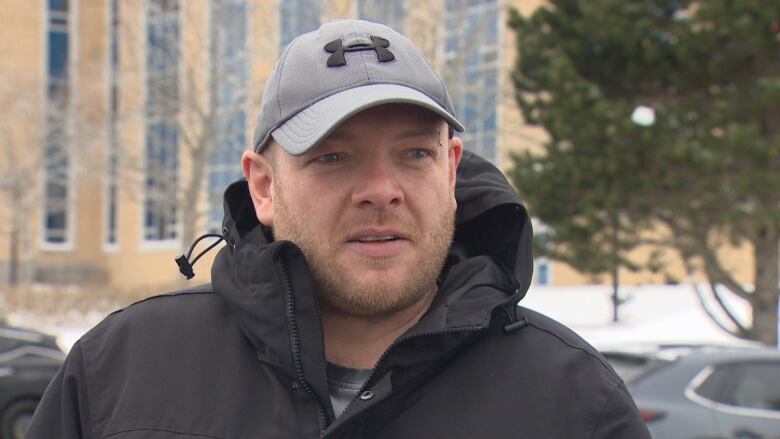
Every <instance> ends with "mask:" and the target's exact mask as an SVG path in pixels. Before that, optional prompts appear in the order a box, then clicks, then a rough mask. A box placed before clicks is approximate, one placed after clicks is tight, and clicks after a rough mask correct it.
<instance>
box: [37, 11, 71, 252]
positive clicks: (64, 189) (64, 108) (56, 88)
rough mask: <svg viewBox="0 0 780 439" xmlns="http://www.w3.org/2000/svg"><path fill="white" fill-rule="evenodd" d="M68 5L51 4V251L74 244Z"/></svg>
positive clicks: (47, 213)
mask: <svg viewBox="0 0 780 439" xmlns="http://www.w3.org/2000/svg"><path fill="white" fill-rule="evenodd" d="M68 12H69V9H68V2H67V1H65V0H60V1H55V0H50V1H49V9H48V25H49V27H48V38H47V42H48V50H47V55H46V56H47V69H46V71H47V88H46V89H47V93H46V99H47V102H46V137H45V145H44V197H43V215H44V218H43V229H44V233H43V242H44V245H45V246H46V247H47V248H49V249H56V248H58V249H65V248H67V246H68V245H69V244H70V243H71V237H70V234H69V230H70V228H71V224H70V222H71V219H70V215H71V214H72V212H71V206H70V197H71V191H72V190H73V189H72V187H71V181H70V180H71V173H70V165H71V157H70V151H69V143H70V142H69V141H68V132H69V131H68V126H67V121H68V119H69V117H68V116H69V110H70V109H69V101H70V85H69V77H70V67H69V63H70V52H71V47H70V46H71V41H70V32H69V23H68V20H69V18H68Z"/></svg>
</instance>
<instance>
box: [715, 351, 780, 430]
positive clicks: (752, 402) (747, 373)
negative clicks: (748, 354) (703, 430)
mask: <svg viewBox="0 0 780 439" xmlns="http://www.w3.org/2000/svg"><path fill="white" fill-rule="evenodd" d="M720 367H727V368H728V369H730V370H729V373H728V375H729V380H728V382H727V383H726V385H725V387H724V389H723V390H722V392H720V395H718V399H719V401H718V402H719V403H720V404H718V407H717V409H716V412H717V414H716V419H717V423H718V426H719V428H720V429H721V431H722V432H723V433H722V434H723V436H724V437H727V438H733V439H780V362H778V361H768V360H756V361H743V362H738V363H731V364H729V365H724V366H720Z"/></svg>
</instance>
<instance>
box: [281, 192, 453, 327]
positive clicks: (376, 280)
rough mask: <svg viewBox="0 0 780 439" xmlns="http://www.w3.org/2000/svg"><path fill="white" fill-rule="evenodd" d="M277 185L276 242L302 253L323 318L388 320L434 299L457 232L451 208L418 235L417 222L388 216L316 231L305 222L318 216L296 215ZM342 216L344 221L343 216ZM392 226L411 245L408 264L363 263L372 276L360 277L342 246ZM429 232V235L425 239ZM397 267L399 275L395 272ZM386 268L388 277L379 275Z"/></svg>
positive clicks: (365, 216)
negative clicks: (355, 237)
mask: <svg viewBox="0 0 780 439" xmlns="http://www.w3.org/2000/svg"><path fill="white" fill-rule="evenodd" d="M278 181H279V180H278V179H274V182H273V185H274V195H275V200H274V236H275V239H278V240H281V239H284V240H288V241H291V242H292V243H294V244H296V245H297V246H298V247H299V248H300V249H301V251H302V252H303V254H304V256H305V257H306V260H307V262H308V264H309V268H310V269H311V272H312V276H313V277H314V281H315V284H316V285H317V290H318V299H319V303H320V306H321V308H322V310H323V311H324V312H329V313H332V314H335V315H341V316H348V317H355V318H363V319H375V318H381V317H386V316H390V315H392V314H395V313H397V312H399V311H402V310H404V309H407V308H409V307H411V306H412V305H414V304H416V303H418V302H420V301H422V300H424V299H426V298H428V297H430V296H431V295H433V294H435V293H436V290H437V285H436V281H437V279H438V277H439V273H440V272H441V269H442V267H443V265H444V261H445V259H446V257H447V253H448V251H449V248H450V245H451V243H452V237H453V233H454V230H455V207H454V204H451V203H447V204H446V205H447V208H445V209H443V211H442V213H441V215H440V216H439V217H438V218H436V220H435V223H434V225H433V227H432V229H433V230H429V231H424V230H420V227H419V225H418V224H417V223H416V222H413V221H409V220H403V219H401V218H399V217H398V216H397V215H395V214H391V213H388V212H387V211H380V210H372V211H361V212H357V213H355V214H352V215H350V217H349V218H344V219H343V220H342V221H340V222H339V224H338V225H336V226H335V229H334V230H314V228H313V227H312V222H310V221H309V222H307V221H306V220H305V218H307V217H308V218H311V217H312V216H313V215H316V212H315V211H314V210H313V209H308V211H307V212H306V213H305V214H299V215H296V214H295V212H294V211H293V209H291V208H290V206H289V205H288V204H287V202H286V200H285V199H284V197H283V195H282V193H283V190H281V188H280V187H278V186H277V185H278V183H277V182H278ZM345 216H346V215H345ZM381 226H392V227H393V228H394V229H397V230H399V231H401V232H402V233H403V234H404V235H405V237H406V238H407V239H408V240H409V241H410V243H411V247H410V248H409V249H408V250H407V251H413V252H414V255H415V257H414V261H413V263H411V264H406V265H404V264H401V263H400V262H401V261H398V260H395V259H394V258H363V262H364V264H365V265H361V266H367V267H368V269H369V270H374V271H377V272H374V273H372V276H370V278H371V279H366V277H365V276H361V273H360V272H359V271H358V270H359V269H360V268H358V267H357V266H355V265H352V264H348V263H347V262H346V261H344V260H343V259H341V258H338V257H336V255H339V254H341V255H343V253H344V251H345V249H344V248H343V247H344V243H345V242H346V241H347V239H348V237H349V236H351V233H354V232H355V231H357V230H360V229H361V228H365V227H381ZM426 232H427V233H426ZM394 265H397V266H398V268H399V269H400V270H401V271H400V272H399V271H398V270H394V271H393V268H396V267H394ZM384 268H387V269H388V270H389V271H388V272H387V273H381V271H382V269H384ZM380 274H381V275H380Z"/></svg>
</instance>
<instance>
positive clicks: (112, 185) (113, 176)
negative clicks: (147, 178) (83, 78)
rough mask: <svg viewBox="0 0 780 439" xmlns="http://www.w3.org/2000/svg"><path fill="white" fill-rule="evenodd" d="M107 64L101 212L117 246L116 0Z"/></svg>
mask: <svg viewBox="0 0 780 439" xmlns="http://www.w3.org/2000/svg"><path fill="white" fill-rule="evenodd" d="M109 26H110V30H109V38H110V44H109V56H108V59H109V66H108V75H109V80H108V86H109V94H108V99H109V105H108V111H109V114H108V124H109V125H108V142H107V145H106V147H107V149H108V150H107V151H106V158H107V164H106V165H107V166H106V188H105V205H104V206H105V207H104V209H105V213H104V217H103V218H104V221H105V224H104V230H105V232H104V236H103V241H104V243H105V244H106V245H107V246H109V247H112V246H116V245H117V243H118V241H119V238H118V224H117V210H118V200H117V196H118V191H119V187H118V182H117V179H118V175H117V172H118V163H117V152H118V149H119V148H118V142H119V136H118V132H117V124H118V118H119V114H118V111H119V71H120V68H119V0H111V3H110V10H109Z"/></svg>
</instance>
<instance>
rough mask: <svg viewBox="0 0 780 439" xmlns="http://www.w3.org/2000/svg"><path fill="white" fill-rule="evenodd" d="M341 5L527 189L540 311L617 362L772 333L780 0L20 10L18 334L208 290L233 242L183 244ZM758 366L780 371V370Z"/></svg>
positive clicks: (6, 62)
mask: <svg viewBox="0 0 780 439" xmlns="http://www.w3.org/2000/svg"><path fill="white" fill-rule="evenodd" d="M342 17H360V18H364V19H369V20H373V21H380V22H384V23H386V24H389V25H390V26H392V27H394V28H395V29H397V30H399V31H401V32H402V33H404V34H406V35H407V36H408V37H409V38H410V39H411V40H413V41H414V42H415V43H416V44H417V45H418V46H419V47H420V48H421V50H423V52H425V54H426V56H427V57H428V59H429V60H430V62H431V63H432V64H433V65H434V67H435V68H436V69H437V70H438V72H440V74H441V75H442V76H443V77H444V79H445V81H446V83H447V85H448V88H449V91H450V94H451V97H452V99H453V101H454V104H455V107H456V111H457V117H458V118H459V119H460V120H461V121H462V122H464V124H465V126H466V131H465V133H464V134H463V141H464V145H465V146H466V148H468V149H471V150H473V151H475V152H477V153H479V154H481V155H483V156H484V157H486V158H487V159H489V160H490V161H492V162H493V163H494V164H495V165H496V166H498V167H499V168H500V169H501V170H502V171H504V172H505V174H506V176H507V178H508V179H509V180H510V181H511V182H512V183H513V184H514V186H515V187H516V188H517V190H518V192H519V194H520V196H521V198H522V199H523V200H525V201H526V202H527V205H528V208H529V210H530V212H531V214H532V216H533V217H534V220H533V221H534V229H535V242H534V247H535V249H534V250H535V256H536V257H535V269H534V279H533V285H532V287H531V290H530V292H529V293H528V295H527V297H526V299H524V301H523V302H522V304H523V305H525V306H528V307H531V308H535V309H538V310H540V311H542V312H544V313H547V314H549V315H551V316H552V317H554V318H557V319H559V320H561V321H562V322H563V323H565V324H567V325H569V326H571V327H573V328H574V329H575V330H577V331H578V332H579V333H580V334H582V335H583V336H584V337H585V338H586V339H587V340H588V341H590V342H591V343H594V344H595V345H596V346H597V347H602V348H603V349H604V350H605V352H606V349H607V346H616V345H619V346H623V347H622V348H621V349H624V350H625V346H634V347H637V346H640V345H642V346H646V345H653V346H655V348H654V349H655V351H654V352H656V353H658V352H660V351H663V350H664V349H668V348H670V347H672V348H673V347H675V346H676V347H677V348H680V347H686V349H687V348H690V347H694V346H699V347H701V346H724V345H731V346H733V345H737V346H754V344H753V343H758V344H759V345H763V346H771V347H774V346H777V344H778V294H779V291H780V287H779V283H780V256H779V255H780V0H742V1H737V0H709V1H704V0H699V1H695V0H600V1H583V0H580V1H578V0H549V1H547V0H433V1H428V2H412V1H409V0H408V1H404V0H386V1H380V0H290V1H283V0H278V1H277V0H212V1H207V0H186V1H185V0H122V1H120V0H0V23H2V25H0V319H2V320H3V321H4V322H5V324H6V325H11V326H9V327H8V331H11V332H2V331H0V332H2V334H0V335H2V336H3V337H6V336H7V337H10V338H11V339H14V340H16V342H14V343H15V344H14V343H11V344H9V345H8V346H10V347H7V348H5V349H6V350H9V349H16V348H18V347H19V346H20V345H23V346H27V348H26V349H27V350H26V351H25V352H26V353H25V354H24V355H27V354H28V353H29V352H30V349H28V348H29V345H30V344H31V343H32V344H33V345H35V346H37V348H36V349H38V348H40V349H53V350H54V351H56V350H57V345H58V346H59V348H61V349H62V350H64V351H67V350H68V349H69V348H70V346H71V344H72V343H73V342H74V341H75V340H76V339H77V338H78V337H79V336H81V334H83V333H84V332H85V331H86V330H88V328H90V327H91V326H92V325H94V324H95V323H97V322H98V321H99V320H101V319H102V318H103V317H104V316H105V315H106V314H107V313H109V312H111V311H112V310H115V309H117V308H120V307H122V306H126V305H128V304H130V303H132V302H134V301H136V300H139V299H141V298H143V297H146V296H149V295H152V294H157V293H160V292H164V291H171V290H173V289H178V288H182V287H186V286H188V285H196V284H200V283H204V282H208V281H209V277H210V274H209V271H210V264H211V261H212V258H213V256H214V255H215V254H216V251H212V252H211V253H209V254H207V255H205V256H204V257H203V258H202V259H201V260H200V261H199V262H198V264H197V265H196V266H195V272H196V276H195V279H193V280H189V281H186V280H185V279H184V278H183V276H182V275H181V274H180V273H179V271H178V267H177V266H176V264H175V263H174V258H176V257H177V256H178V255H181V254H186V253H188V251H189V247H190V244H191V243H192V242H193V241H194V240H195V238H196V237H198V236H200V235H201V234H203V233H219V232H220V231H221V219H222V201H221V195H222V192H223V190H224V189H225V187H226V186H227V185H228V184H229V183H230V182H232V181H234V180H236V179H238V178H240V177H241V169H240V157H241V153H242V151H243V150H244V149H245V148H247V146H248V145H249V141H250V139H251V133H252V130H253V126H254V118H255V117H256V115H257V113H258V109H259V102H260V99H261V97H262V92H263V84H264V83H265V80H266V78H267V77H268V75H269V73H270V70H271V68H272V66H273V63H274V61H275V59H276V58H277V56H278V55H279V53H280V51H281V49H282V48H283V47H284V46H285V45H286V44H287V43H289V42H290V41H291V40H292V39H293V38H294V37H295V36H296V35H298V34H300V33H302V32H305V31H309V30H313V29H316V28H317V27H318V26H319V24H320V23H321V22H323V21H327V20H330V19H334V18H342ZM211 239H212V241H213V238H211ZM206 245H208V240H207V241H205V242H204V243H201V245H200V246H199V247H198V249H196V250H195V253H194V254H193V255H192V256H194V255H196V254H197V253H198V252H199V250H200V249H202V248H203V247H205V246H206ZM19 326H23V327H28V328H32V329H36V330H39V331H43V332H47V333H51V334H53V335H54V336H55V337H56V338H55V339H52V338H46V337H43V336H41V335H39V334H38V333H37V332H23V331H21V332H20V331H17V329H14V328H15V327H19ZM14 331H17V332H14ZM14 337H15V338H14ZM36 337H37V338H36ZM41 337H42V338H41ZM20 340H21V341H20ZM36 343H37V344H36ZM40 349H38V350H37V351H35V352H37V353H38V354H41V352H43V351H40ZM54 351H47V352H48V354H46V355H43V354H41V355H43V356H44V357H47V358H51V359H54V360H56V361H57V358H59V356H58V355H60V354H61V353H60V354H57V353H56V352H55V353H52V352H54ZM621 352H622V351H621ZM24 355H22V354H19V355H17V356H16V357H13V358H17V357H19V358H22V357H24ZM620 355H623V354H620ZM674 355H677V356H680V355H682V354H680V351H679V349H678V350H677V351H675V354H674ZM674 355H672V356H674ZM661 357H663V358H666V360H668V359H669V358H670V356H669V355H665V356H664V355H661ZM3 358H5V357H3ZM620 358H621V359H622V360H626V358H628V363H627V364H629V366H632V367H634V366H637V365H644V366H646V365H650V366H652V367H649V366H648V369H652V368H654V367H655V366H654V365H656V363H657V362H658V361H661V360H659V359H658V358H655V357H653V358H651V357H649V356H644V357H642V356H633V357H631V356H628V357H626V356H625V355H623V356H621V357H620ZM622 360H621V361H622ZM666 360H663V361H666ZM775 360H776V359H775ZM56 361H55V363H56ZM670 361H671V360H670ZM615 364H617V363H615ZM762 364H765V363H762ZM644 366H642V368H640V370H641V371H644V370H645V368H644ZM702 367H704V366H701V365H700V366H699V369H697V370H701V368H702ZM3 370H5V369H3ZM622 370H623V369H622V367H621V368H620V371H621V373H622ZM632 370H634V369H632ZM729 370H731V369H729ZM710 372H711V375H713V376H717V377H719V376H720V375H718V374H717V373H712V371H710ZM643 373H644V372H643ZM730 373H731V372H730ZM760 373H761V374H764V375H761V377H763V378H765V379H767V380H768V381H765V383H766V382H769V383H773V382H774V383H778V382H780V361H777V360H776V361H775V362H774V363H771V370H770V372H769V373H768V374H767V373H766V372H765V371H763V369H762V371H761V372H760ZM734 374H736V372H734ZM640 375H641V374H640ZM3 376H6V375H3ZM633 376H634V375H631V377H633ZM729 376H731V375H729ZM734 376H736V375H734ZM767 377H768V378H767ZM689 378H690V377H689ZM718 379H721V378H718ZM734 379H736V378H734ZM626 380H627V381H630V380H629V378H628V377H626ZM704 381H706V380H705V379H704V378H698V381H697V382H698V383H699V384H701V383H702V382H704ZM727 381H728V380H727ZM667 382H673V380H671V379H669V380H667ZM687 382H688V381H686V383H687ZM734 382H735V383H736V381H734ZM44 385H45V382H44ZM767 386H768V384H764V387H765V388H766V387H767ZM682 387H684V386H681V388H680V389H678V390H680V392H682ZM689 387H690V386H689ZM737 387H738V386H737V384H733V385H732V388H737ZM770 387H771V386H770ZM631 388H632V391H636V393H635V396H637V398H639V397H640V392H639V390H636V389H638V387H637V386H633V385H632V387H631ZM732 390H733V389H732ZM693 391H694V392H695V389H694V390H693ZM0 393H2V392H0ZM703 393H706V392H703ZM776 393H777V394H776V395H775V396H773V397H772V398H775V399H773V400H771V401H773V402H771V403H769V405H768V406H767V407H768V409H767V407H764V406H761V407H760V408H761V410H763V411H761V413H759V415H756V416H755V419H774V420H775V421H776V423H775V424H772V425H773V426H770V427H768V428H769V430H763V431H764V433H755V432H756V431H758V430H750V429H747V430H745V429H742V430H740V429H739V428H736V429H735V430H734V432H736V433H734V434H733V435H732V436H729V437H739V438H747V437H751V438H755V437H772V436H771V435H772V434H776V436H775V437H780V427H779V426H778V424H777V422H780V411H779V410H780V389H776ZM697 395H698V394H697ZM28 396H29V398H32V399H33V400H34V398H35V395H32V396H30V395H28ZM689 396H690V395H689ZM29 398H28V400H29ZM696 398H699V399H701V398H705V400H706V401H709V402H708V404H709V403H711V404H710V405H712V404H715V405H716V406H717V404H720V403H723V404H726V406H728V407H730V408H729V410H731V412H733V411H734V407H736V406H740V404H742V403H740V402H738V401H737V402H735V401H736V400H727V399H723V398H721V400H718V397H716V396H713V395H711V394H706V395H704V396H701V395H699V396H696V395H693V396H690V397H689V398H688V400H689V401H693V400H695V399H696ZM724 398H725V397H724ZM713 401H715V402H713ZM699 403H700V404H699V406H703V405H706V404H704V403H701V401H699ZM3 404H4V403H3V401H0V413H8V412H9V410H8V409H7V407H6V406H3ZM762 404H763V403H762ZM773 404H774V405H773ZM650 405H651V406H652V404H650ZM29 406H30V404H27V405H24V404H21V405H19V406H18V407H20V408H19V409H18V411H19V412H20V413H26V412H25V409H26V410H27V412H29ZM33 407H34V404H33ZM718 407H720V406H718ZM718 407H715V408H718ZM742 407H743V408H744V404H743V406H742ZM640 408H641V407H640ZM721 408H722V407H721ZM753 408H755V409H757V408H756V407H753ZM767 410H768V411H767ZM721 411H722V410H721ZM726 411H728V410H726ZM667 413H668V411H667V410H666V409H663V410H661V409H656V410H655V411H653V410H650V411H647V412H644V411H643V416H645V415H646V416H647V418H646V419H648V422H653V420H655V419H659V416H660V417H661V418H663V417H666V418H667V419H668V418H672V416H667ZM751 413H752V412H751ZM767 413H768V414H767ZM659 414H660V415H659ZM754 414H755V413H754ZM2 416H3V417H2V418H0V428H6V427H5V423H6V421H7V419H6V418H8V416H5V415H2ZM690 416H692V415H690ZM762 416H763V418H762ZM20 419H21V418H20ZM755 419H754V420H755ZM23 421H24V420H23V419H22V421H21V422H22V424H19V425H23ZM724 422H725V421H724ZM756 422H758V421H756ZM707 423H708V422H704V424H707ZM710 424H711V422H710ZM649 425H650V424H649ZM654 425H655V424H654ZM17 427H18V426H17ZM9 428H10V427H9ZM658 431H660V430H658ZM674 431H678V433H679V431H681V430H674ZM766 431H770V433H768V434H766V433H765V432H766ZM4 432H5V433H4ZM745 432H747V433H745ZM751 432H753V433H755V434H754V435H753V436H750V435H746V434H748V433H750V434H753V433H751ZM678 433H673V434H671V435H670V436H668V437H683V434H682V433H679V434H678ZM737 433H739V434H737ZM743 433H744V434H743ZM656 434H657V437H661V434H663V433H660V432H656ZM6 436H7V437H16V436H11V433H7V430H2V431H0V437H6ZM713 437H714V436H713ZM718 437H720V436H718Z"/></svg>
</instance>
